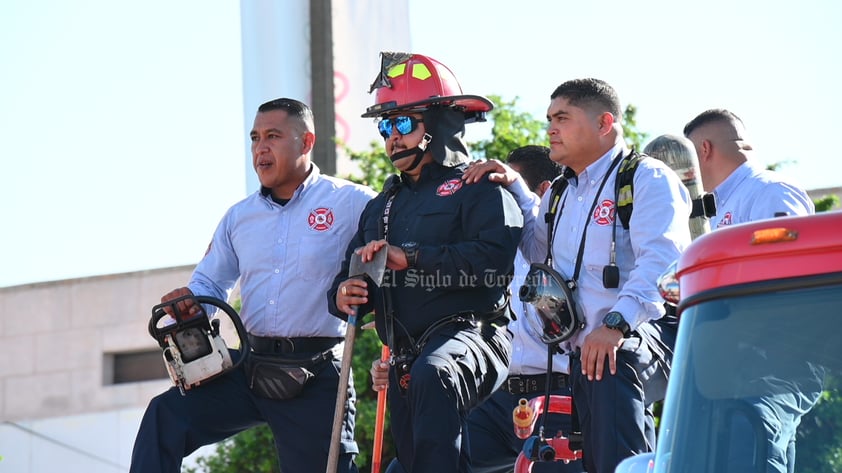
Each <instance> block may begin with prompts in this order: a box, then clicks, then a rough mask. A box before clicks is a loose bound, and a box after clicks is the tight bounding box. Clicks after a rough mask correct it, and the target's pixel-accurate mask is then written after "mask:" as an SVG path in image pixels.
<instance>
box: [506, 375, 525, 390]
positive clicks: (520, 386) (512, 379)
mask: <svg viewBox="0 0 842 473" xmlns="http://www.w3.org/2000/svg"><path fill="white" fill-rule="evenodd" d="M515 383H517V384H516V385H515ZM506 390H507V391H509V393H510V394H526V383H525V382H524V381H523V378H521V377H520V376H509V377H508V378H507V379H506Z"/></svg>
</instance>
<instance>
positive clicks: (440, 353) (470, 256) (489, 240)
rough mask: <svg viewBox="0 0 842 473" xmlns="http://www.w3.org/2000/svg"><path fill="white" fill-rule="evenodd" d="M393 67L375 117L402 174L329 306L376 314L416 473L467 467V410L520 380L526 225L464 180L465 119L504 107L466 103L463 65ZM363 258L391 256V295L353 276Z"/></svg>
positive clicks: (356, 243)
mask: <svg viewBox="0 0 842 473" xmlns="http://www.w3.org/2000/svg"><path fill="white" fill-rule="evenodd" d="M381 66H382V67H381V71H380V73H379V74H378V76H377V78H376V79H375V81H374V84H372V89H371V90H372V91H375V90H376V94H375V97H376V98H375V104H374V105H373V106H371V107H369V108H368V109H367V110H366V112H365V113H364V114H363V117H374V118H376V119H377V127H378V130H379V131H380V134H381V135H382V136H383V140H384V143H385V148H386V152H387V154H388V156H389V158H390V159H391V161H392V164H393V165H394V166H395V168H396V170H397V171H398V172H399V175H395V176H392V177H391V178H389V179H388V180H387V182H386V184H385V185H384V188H383V192H381V193H380V194H379V195H378V196H377V197H375V198H374V200H372V201H371V203H370V205H368V206H367V207H366V209H365V211H364V212H363V215H362V217H361V218H360V224H359V228H358V231H357V234H356V235H355V236H354V238H353V239H352V241H351V243H350V245H349V246H348V249H347V252H346V258H345V261H344V262H343V265H342V268H341V270H340V272H339V275H338V276H337V277H336V279H335V281H334V284H333V287H332V289H331V290H330V291H329V292H328V300H329V303H330V304H331V312H332V313H333V314H334V315H337V316H340V317H345V314H348V313H350V312H351V311H352V310H353V307H355V306H357V307H359V312H358V313H360V314H365V313H368V312H369V311H372V310H373V311H374V312H375V326H376V328H377V333H378V335H379V336H380V339H381V340H382V341H383V342H384V343H385V344H387V345H388V346H389V347H390V349H391V352H392V360H391V363H389V364H383V365H381V364H380V363H379V360H378V361H376V362H375V364H374V365H373V367H372V376H373V380H374V383H373V384H374V389H376V390H381V389H388V400H389V403H388V405H389V408H390V415H391V429H392V436H393V439H394V442H395V447H396V451H397V457H398V460H399V462H400V464H401V465H402V466H403V467H404V469H405V470H406V471H410V472H413V473H422V472H435V473H448V472H465V471H469V470H470V457H469V454H468V448H467V446H468V438H467V435H466V417H467V414H468V412H469V411H470V410H471V408H473V407H474V406H476V405H477V404H479V403H480V402H482V401H483V400H485V399H486V398H487V397H489V396H490V395H491V393H492V392H494V391H495V390H496V389H498V388H499V387H500V385H501V383H502V382H503V380H505V378H506V375H507V371H508V364H509V357H510V354H511V335H510V334H509V332H508V330H507V329H506V325H507V323H508V321H509V320H510V317H511V316H510V314H511V312H510V308H509V293H508V290H507V287H508V283H509V280H510V278H511V274H512V261H513V259H514V256H515V252H516V250H517V244H518V242H519V240H520V232H521V227H522V224H523V217H522V215H521V212H520V210H519V208H518V206H517V204H516V203H515V201H514V198H513V197H512V196H511V195H510V194H509V193H508V192H507V191H506V190H505V189H503V188H501V187H500V186H499V185H497V184H495V183H492V182H490V181H488V180H486V181H484V182H481V183H477V184H473V185H463V180H462V175H463V173H464V171H465V169H466V168H467V163H468V162H469V161H470V153H469V151H468V148H467V146H466V145H465V143H464V141H463V140H462V136H463V135H464V131H465V123H467V122H472V121H477V120H484V119H485V113H486V112H488V111H489V110H491V109H492V107H493V105H492V104H491V102H490V101H489V100H488V99H486V98H484V97H481V96H476V95H465V94H463V93H462V89H461V87H460V86H459V82H458V81H457V80H456V77H455V76H454V75H453V73H452V72H451V71H450V69H448V68H447V67H446V66H445V65H444V64H442V63H440V62H438V61H436V60H435V59H432V58H430V57H428V56H422V55H420V54H404V53H382V64H381ZM355 249H357V250H355ZM353 251H357V252H358V253H359V254H360V255H361V256H362V259H363V261H369V260H371V259H373V255H374V253H375V252H377V251H386V252H387V268H388V269H389V272H388V274H387V276H386V278H385V279H384V283H383V284H382V285H381V287H374V286H373V285H369V284H367V283H366V281H364V280H361V279H349V278H347V274H348V268H349V261H350V256H351V252H353ZM386 377H388V382H387V381H386ZM387 384H388V387H387Z"/></svg>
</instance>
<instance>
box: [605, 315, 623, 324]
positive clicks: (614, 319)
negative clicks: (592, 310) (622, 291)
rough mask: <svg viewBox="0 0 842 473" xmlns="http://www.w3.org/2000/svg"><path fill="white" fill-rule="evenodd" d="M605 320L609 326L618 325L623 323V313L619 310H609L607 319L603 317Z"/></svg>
mask: <svg viewBox="0 0 842 473" xmlns="http://www.w3.org/2000/svg"><path fill="white" fill-rule="evenodd" d="M603 322H604V323H605V325H607V326H609V327H617V326H619V325H620V324H621V323H623V314H621V313H619V312H609V313H607V314H605V319H603Z"/></svg>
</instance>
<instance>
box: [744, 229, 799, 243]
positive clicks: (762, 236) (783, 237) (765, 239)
mask: <svg viewBox="0 0 842 473" xmlns="http://www.w3.org/2000/svg"><path fill="white" fill-rule="evenodd" d="M797 239H798V232H797V231H795V230H791V229H789V228H783V227H779V228H764V229H763V230H757V231H755V232H754V233H752V234H751V244H752V245H762V244H765V243H779V242H782V241H795V240H797Z"/></svg>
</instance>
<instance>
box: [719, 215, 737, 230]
mask: <svg viewBox="0 0 842 473" xmlns="http://www.w3.org/2000/svg"><path fill="white" fill-rule="evenodd" d="M732 220H733V217H732V216H731V212H726V213H725V216H723V217H722V220H720V221H719V223H718V224H717V225H716V228H721V227H727V226H728V225H731V222H732Z"/></svg>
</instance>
